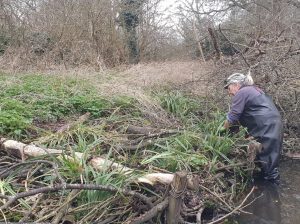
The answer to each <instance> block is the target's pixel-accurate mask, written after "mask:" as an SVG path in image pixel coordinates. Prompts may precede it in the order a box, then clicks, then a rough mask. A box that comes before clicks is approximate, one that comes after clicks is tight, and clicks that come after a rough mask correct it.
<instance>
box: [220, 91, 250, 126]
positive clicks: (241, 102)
mask: <svg viewBox="0 0 300 224" xmlns="http://www.w3.org/2000/svg"><path fill="white" fill-rule="evenodd" d="M245 104H246V95H245V94H244V92H243V91H239V92H237V94H236V95H235V96H234V97H233V99H232V103H231V109H230V111H229V112H228V114H227V120H226V121H225V123H224V128H225V129H229V128H230V126H231V125H233V124H236V123H238V121H239V119H240V117H241V115H242V113H243V111H244V108H245Z"/></svg>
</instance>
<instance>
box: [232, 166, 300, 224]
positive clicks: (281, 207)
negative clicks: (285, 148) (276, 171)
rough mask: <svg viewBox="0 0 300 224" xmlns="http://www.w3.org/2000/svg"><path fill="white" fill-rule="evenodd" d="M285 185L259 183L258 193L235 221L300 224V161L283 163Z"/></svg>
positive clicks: (250, 223) (247, 223) (281, 172)
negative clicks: (244, 212) (245, 212)
mask: <svg viewBox="0 0 300 224" xmlns="http://www.w3.org/2000/svg"><path fill="white" fill-rule="evenodd" d="M280 176H281V184H280V185H279V186H278V185H276V184H272V183H270V182H264V183H257V186H258V189H257V190H256V191H255V192H254V193H253V197H252V200H253V199H254V198H256V197H258V198H257V199H256V200H255V201H254V202H253V203H252V204H251V205H250V206H248V207H247V208H245V209H244V210H245V211H247V212H250V213H252V214H243V215H241V216H239V217H236V218H234V221H235V222H236V223H238V224H300V161H283V162H281V164H280Z"/></svg>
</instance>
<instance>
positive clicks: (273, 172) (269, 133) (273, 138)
mask: <svg viewBox="0 0 300 224" xmlns="http://www.w3.org/2000/svg"><path fill="white" fill-rule="evenodd" d="M240 123H241V125H243V126H244V127H247V129H248V132H249V134H250V135H251V136H253V137H254V138H255V139H256V140H257V141H258V142H260V143H261V144H262V146H263V150H262V152H261V153H259V154H258V155H257V157H256V159H257V161H259V163H260V166H261V169H262V175H263V177H264V178H265V179H277V178H278V176H279V172H278V163H279V157H280V152H281V148H282V121H281V116H280V113H279V112H278V110H277V108H276V106H275V105H274V103H273V102H272V100H271V99H270V97H269V96H267V95H266V94H264V93H262V94H261V95H259V96H256V97H254V98H252V99H250V100H249V101H248V102H247V103H246V105H245V108H244V111H243V113H242V115H241V117H240Z"/></svg>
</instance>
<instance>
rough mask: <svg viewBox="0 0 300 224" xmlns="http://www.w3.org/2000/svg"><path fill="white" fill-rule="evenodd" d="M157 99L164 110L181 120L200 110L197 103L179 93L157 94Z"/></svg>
mask: <svg viewBox="0 0 300 224" xmlns="http://www.w3.org/2000/svg"><path fill="white" fill-rule="evenodd" d="M158 98H159V100H160V102H161V106H162V107H163V108H164V109H165V110H167V111H168V112H170V113H172V114H174V115H175V116H178V117H181V118H184V117H185V116H187V115H189V114H190V113H192V112H194V111H197V110H199V109H200V104H199V102H197V101H196V100H195V99H193V98H192V97H188V96H185V95H184V94H183V93H181V92H179V91H175V92H172V91H167V92H163V93H159V94H158Z"/></svg>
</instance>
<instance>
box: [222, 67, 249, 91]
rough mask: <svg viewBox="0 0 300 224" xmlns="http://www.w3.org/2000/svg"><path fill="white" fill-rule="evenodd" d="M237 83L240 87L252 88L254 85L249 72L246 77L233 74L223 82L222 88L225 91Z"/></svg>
mask: <svg viewBox="0 0 300 224" xmlns="http://www.w3.org/2000/svg"><path fill="white" fill-rule="evenodd" d="M233 83H238V84H240V85H241V86H252V85H254V81H253V78H252V76H251V73H250V70H249V72H248V73H247V75H244V74H242V73H233V74H232V75H230V76H229V77H228V78H227V79H226V80H225V86H224V88H225V89H227V88H228V86H229V85H230V84H233Z"/></svg>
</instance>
